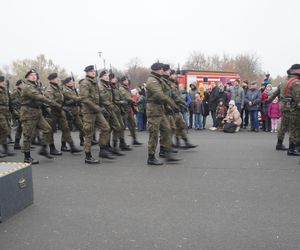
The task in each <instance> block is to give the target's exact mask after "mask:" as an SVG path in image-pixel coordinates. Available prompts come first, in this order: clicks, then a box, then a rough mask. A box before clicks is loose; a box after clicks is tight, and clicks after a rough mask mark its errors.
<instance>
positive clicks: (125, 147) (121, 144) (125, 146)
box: [120, 139, 132, 151]
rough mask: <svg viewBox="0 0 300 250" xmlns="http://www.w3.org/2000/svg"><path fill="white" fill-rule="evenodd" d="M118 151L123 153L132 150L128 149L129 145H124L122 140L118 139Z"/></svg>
mask: <svg viewBox="0 0 300 250" xmlns="http://www.w3.org/2000/svg"><path fill="white" fill-rule="evenodd" d="M120 149H121V150H123V151H130V150H132V148H131V147H129V145H127V144H126V142H125V140H124V139H120Z"/></svg>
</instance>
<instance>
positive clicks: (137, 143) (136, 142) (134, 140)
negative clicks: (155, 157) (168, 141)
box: [132, 138, 143, 146]
mask: <svg viewBox="0 0 300 250" xmlns="http://www.w3.org/2000/svg"><path fill="white" fill-rule="evenodd" d="M132 145H136V146H141V145H143V143H141V142H139V141H138V140H137V139H136V138H133V142H132Z"/></svg>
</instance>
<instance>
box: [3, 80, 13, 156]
mask: <svg viewBox="0 0 300 250" xmlns="http://www.w3.org/2000/svg"><path fill="white" fill-rule="evenodd" d="M9 121H10V112H9V96H8V90H7V88H6V82H5V78H4V77H3V76H0V144H1V145H2V146H3V152H1V153H0V158H2V157H5V156H13V155H14V153H13V152H11V150H10V148H9V146H8V145H7V141H6V139H7V137H8V136H9V135H10V123H9Z"/></svg>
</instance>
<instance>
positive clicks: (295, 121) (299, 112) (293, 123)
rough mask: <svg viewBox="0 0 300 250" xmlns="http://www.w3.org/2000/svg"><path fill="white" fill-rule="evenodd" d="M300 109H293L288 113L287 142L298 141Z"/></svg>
mask: <svg viewBox="0 0 300 250" xmlns="http://www.w3.org/2000/svg"><path fill="white" fill-rule="evenodd" d="M299 116H300V109H296V110H293V111H292V112H291V113H290V123H289V126H290V127H289V143H293V144H297V143H298V142H299V133H300V132H299V123H300V117H299Z"/></svg>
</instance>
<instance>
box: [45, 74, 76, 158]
mask: <svg viewBox="0 0 300 250" xmlns="http://www.w3.org/2000/svg"><path fill="white" fill-rule="evenodd" d="M48 80H49V81H50V82H49V86H48V87H47V88H46V91H45V96H46V97H47V98H49V99H50V100H52V101H55V102H56V103H58V104H60V105H61V108H59V109H57V108H55V107H51V111H50V116H49V117H47V118H46V120H47V121H48V123H49V124H50V126H51V128H52V131H51V137H50V154H51V155H62V153H61V152H60V151H58V150H57V149H56V148H55V145H54V135H53V132H54V131H55V130H56V127H57V124H59V127H60V129H61V131H62V137H63V138H64V140H65V141H66V142H67V143H68V144H69V145H70V148H71V153H78V152H81V150H80V149H79V148H77V147H76V146H75V145H74V142H73V139H72V137H71V131H70V128H69V125H68V122H67V117H66V113H65V111H64V110H63V109H62V107H63V104H64V95H63V93H62V90H61V88H60V86H59V83H60V78H59V77H58V75H57V73H51V74H50V75H49V76H48Z"/></svg>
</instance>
